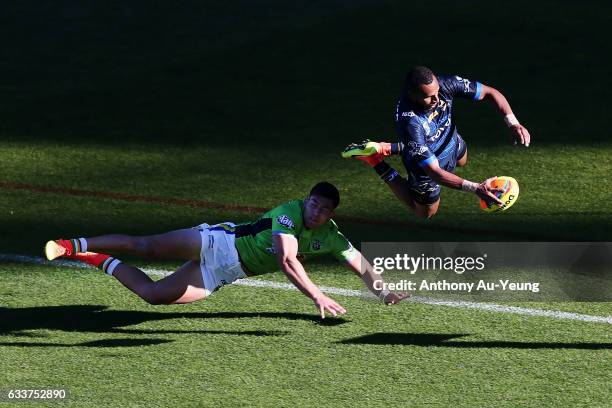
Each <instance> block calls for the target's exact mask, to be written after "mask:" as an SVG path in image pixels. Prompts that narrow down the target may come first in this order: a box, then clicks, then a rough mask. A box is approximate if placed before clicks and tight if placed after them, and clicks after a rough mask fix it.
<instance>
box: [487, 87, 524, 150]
mask: <svg viewBox="0 0 612 408" xmlns="http://www.w3.org/2000/svg"><path fill="white" fill-rule="evenodd" d="M480 99H481V100H482V99H490V100H491V101H493V102H494V103H495V105H496V106H497V109H499V111H500V112H501V113H502V115H504V121H505V122H506V124H507V125H508V127H509V128H510V131H511V132H512V137H513V141H514V144H519V143H520V144H521V145H523V146H525V147H528V146H529V143H531V135H530V134H529V131H528V130H527V129H526V128H525V127H524V126H523V125H521V124H520V123H519V121H518V120H517V119H516V116H515V115H514V113H513V112H512V108H511V107H510V104H509V103H508V100H507V99H506V97H505V96H504V95H503V94H502V93H501V92H499V91H498V90H497V89H495V88H493V87H490V86H487V85H484V84H483V85H482V93H481V95H480Z"/></svg>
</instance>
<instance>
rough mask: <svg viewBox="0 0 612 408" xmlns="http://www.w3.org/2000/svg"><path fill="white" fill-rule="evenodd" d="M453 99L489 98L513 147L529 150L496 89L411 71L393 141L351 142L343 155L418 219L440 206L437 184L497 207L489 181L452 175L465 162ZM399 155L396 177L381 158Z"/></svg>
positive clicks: (522, 131) (523, 133)
mask: <svg viewBox="0 0 612 408" xmlns="http://www.w3.org/2000/svg"><path fill="white" fill-rule="evenodd" d="M455 97H462V98H467V99H473V100H477V101H479V100H483V99H489V100H491V101H493V102H494V103H495V105H496V106H497V108H498V109H499V111H500V112H501V113H502V115H503V116H504V121H505V122H506V124H507V125H508V127H509V128H510V130H511V133H512V137H513V141H514V144H521V145H523V146H525V147H528V146H529V143H530V139H531V137H530V135H529V132H528V131H527V129H525V128H524V127H523V126H522V125H521V124H520V123H519V122H518V120H517V119H516V116H515V115H514V114H513V113H512V109H511V108H510V104H509V103H508V101H507V100H506V98H505V97H504V95H502V93H501V92H499V91H498V90H496V89H494V88H492V87H490V86H486V85H484V84H481V83H479V82H475V81H471V80H469V79H465V78H462V77H459V76H455V75H453V76H445V75H434V73H433V72H432V71H431V70H430V69H429V68H427V67H414V68H412V69H411V70H410V72H409V73H408V75H407V76H406V83H405V86H404V89H403V91H402V95H401V97H400V99H399V101H398V103H397V106H396V110H395V128H396V131H397V133H398V136H399V139H400V142H399V143H386V142H371V141H365V142H363V143H357V144H351V145H349V146H348V147H347V148H346V149H345V150H344V152H343V153H342V156H343V157H355V158H357V159H360V160H363V161H365V162H366V163H368V164H369V165H370V166H371V167H373V168H374V169H375V170H376V172H377V173H378V174H379V175H380V177H381V178H382V179H383V180H384V181H385V182H386V184H387V185H388V186H389V187H390V188H391V190H392V191H393V193H394V194H395V195H396V196H397V197H398V198H399V199H400V200H401V201H402V202H404V203H406V204H407V205H408V206H409V207H410V208H411V209H412V210H414V212H415V213H416V214H417V215H418V216H421V217H425V218H430V217H432V216H433V215H434V214H435V213H436V212H437V211H438V206H439V205H440V190H441V188H440V185H443V186H446V187H450V188H453V189H457V190H460V189H461V190H464V191H469V192H473V193H476V194H477V195H478V196H479V197H480V198H483V199H485V200H492V201H495V202H497V203H500V204H501V201H500V200H499V199H498V198H497V197H495V195H494V193H496V192H497V190H496V189H493V188H491V181H492V180H494V179H495V177H492V178H489V179H487V180H485V181H483V182H482V183H474V182H471V181H468V180H464V179H462V178H461V177H459V176H456V175H455V174H453V171H454V170H455V168H456V167H457V166H459V167H462V166H465V164H466V163H467V145H466V143H465V141H464V140H463V138H462V137H461V136H460V135H459V133H458V132H457V127H456V126H455V121H454V118H453V104H454V102H455V101H454V98H455ZM390 155H400V156H401V157H402V162H403V164H404V166H405V167H406V170H407V171H408V178H407V179H405V178H402V177H400V176H399V173H398V172H397V171H396V170H395V169H393V168H391V167H390V166H389V165H388V164H387V163H386V162H385V161H384V160H383V158H384V157H385V156H390Z"/></svg>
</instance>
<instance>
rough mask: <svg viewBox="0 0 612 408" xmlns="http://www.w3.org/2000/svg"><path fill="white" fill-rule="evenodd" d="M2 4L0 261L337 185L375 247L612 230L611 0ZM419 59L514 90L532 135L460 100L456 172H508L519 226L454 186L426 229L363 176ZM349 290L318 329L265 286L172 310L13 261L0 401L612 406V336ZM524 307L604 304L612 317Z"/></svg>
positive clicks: (552, 237)
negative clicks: (14, 397) (8, 394)
mask: <svg viewBox="0 0 612 408" xmlns="http://www.w3.org/2000/svg"><path fill="white" fill-rule="evenodd" d="M0 11H1V13H0V22H1V23H2V24H0V33H1V34H2V35H1V36H0V38H3V40H2V49H3V53H4V55H5V58H2V59H1V61H0V74H1V75H0V89H2V91H3V92H2V93H3V98H1V100H0V118H1V120H0V193H1V194H2V196H1V199H0V229H1V232H2V233H1V234H0V247H1V250H0V259H3V258H2V255H5V254H19V255H25V256H28V257H33V256H34V257H36V256H42V247H43V245H44V243H45V241H46V240H48V239H51V238H56V237H60V236H63V237H73V236H92V235H97V234H103V233H111V232H125V233H131V234H149V233H156V232H162V231H166V230H171V229H177V228H183V227H186V226H192V225H197V224H200V223H202V222H209V223H213V222H221V221H226V220H230V221H246V220H251V219H254V218H255V217H257V214H258V210H253V208H271V207H273V206H275V205H277V204H279V203H281V202H284V201H287V200H289V199H294V198H301V197H303V196H305V194H306V193H307V191H308V189H309V188H310V187H311V186H312V185H313V184H314V183H316V182H317V181H320V180H321V179H326V180H328V181H331V182H333V183H335V184H336V185H337V186H338V187H339V189H340V191H341V195H342V202H341V206H340V208H339V209H338V217H337V221H338V223H339V225H340V227H341V229H342V231H343V232H345V234H346V235H347V236H348V237H349V238H350V239H351V240H352V241H353V242H354V243H355V244H356V245H358V246H359V245H360V243H362V242H365V241H501V242H504V241H612V206H610V191H612V182H611V181H610V180H611V179H610V174H612V159H611V158H612V143H611V142H610V137H609V126H608V113H607V105H608V102H607V101H609V100H610V99H612V95H611V93H612V88H610V87H609V86H606V82H605V79H606V78H607V77H608V76H609V71H610V68H611V67H610V63H609V62H608V61H607V58H608V57H607V56H608V55H611V54H612V50H611V49H610V48H611V45H610V42H609V41H608V40H607V37H608V36H609V33H608V25H609V24H608V22H609V21H608V20H609V17H608V16H609V15H610V11H611V10H610V5H609V4H607V3H606V2H597V1H589V2H584V3H580V4H578V3H576V4H573V3H571V4H570V3H558V2H550V1H544V2H538V3H537V4H534V3H532V2H527V1H518V2H513V3H512V4H510V3H508V4H493V3H488V2H484V1H480V0H476V1H469V2H461V3H455V2H447V1H443V2H439V3H437V5H436V7H434V6H433V5H426V4H420V3H419V4H410V3H409V2H396V1H383V2H375V1H369V0H360V1H356V2H351V4H350V5H347V4H346V3H343V2H337V1H328V2H319V1H316V2H297V3H296V2H293V3H285V2H280V1H276V0H269V1H265V2H257V4H255V3H251V2H246V1H239V2H232V3H226V2H191V1H188V2H183V3H181V5H177V4H175V3H170V2H156V3H154V4H152V3H150V2H144V1H138V2H130V3H129V4H127V3H124V2H96V1H92V2H85V3H79V2H70V1H66V2H60V3H57V2H48V1H43V2H39V3H38V4H37V6H36V7H34V6H32V5H27V4H26V3H19V4H17V3H15V4H10V5H9V4H7V5H2V6H0ZM415 64H426V65H429V66H431V68H432V69H433V70H434V71H435V72H444V73H457V74H460V75H462V76H464V77H468V78H470V79H473V80H479V81H481V82H483V83H485V84H488V85H492V86H495V87H497V88H499V89H500V90H502V91H503V92H504V93H505V94H506V95H507V96H508V98H509V101H510V103H511V104H512V107H513V108H514V111H515V113H516V115H517V117H518V118H519V119H520V120H521V122H522V123H523V124H524V125H525V126H526V127H527V128H528V129H529V130H530V132H531V134H532V137H533V142H532V146H531V147H530V148H529V149H517V148H514V147H512V146H510V144H509V143H508V134H507V130H506V129H504V125H503V122H502V119H501V118H500V117H499V114H498V113H497V112H496V111H495V109H494V108H493V107H492V106H489V105H487V104H486V103H480V104H476V103H473V102H471V101H460V102H458V103H457V104H456V116H457V120H458V126H459V130H460V132H461V134H462V136H463V137H464V139H465V140H466V141H467V143H468V148H469V157H470V159H469V164H468V166H467V167H465V168H463V169H460V170H458V171H457V173H458V174H459V175H460V176H462V177H465V178H468V179H471V180H474V181H480V180H482V179H484V178H486V177H490V176H493V175H509V176H513V177H515V178H516V179H517V180H518V181H519V183H520V186H521V196H520V198H519V201H518V202H517V204H516V205H515V206H514V207H513V208H512V209H511V210H509V211H508V212H506V213H503V214H496V215H490V214H485V213H484V212H482V211H480V210H479V209H478V204H477V200H476V199H475V198H474V197H473V196H470V195H467V194H464V193H461V192H456V191H450V190H445V191H443V195H442V203H441V206H440V211H439V214H438V215H436V216H435V217H434V218H433V219H432V220H429V221H424V220H420V219H417V218H416V217H414V216H413V215H412V214H410V213H409V212H408V211H407V210H406V209H405V208H404V207H402V205H401V204H400V203H399V202H397V200H396V199H395V198H394V197H393V196H392V193H391V192H390V191H389V190H388V189H387V188H386V187H385V186H384V185H383V183H381V182H380V181H379V180H378V179H377V177H376V176H375V174H374V173H373V172H372V171H371V170H369V169H367V168H366V167H365V166H363V165H362V164H361V163H358V162H354V161H348V160H342V159H341V158H340V155H339V152H340V151H341V150H342V148H343V147H344V146H345V145H346V144H348V143H350V142H352V141H358V140H361V139H364V138H372V139H387V140H393V139H394V138H395V135H394V131H393V123H392V114H393V110H394V105H395V102H396V98H397V94H398V91H399V88H400V87H401V85H402V79H403V76H404V75H405V72H406V70H407V69H408V68H409V67H410V66H412V65H415ZM393 163H394V164H395V165H396V167H397V168H398V169H399V170H402V171H403V168H402V165H401V163H400V162H399V161H398V160H396V161H394V162H393ZM168 200H175V201H174V202H168ZM176 200H179V201H176ZM180 200H182V201H180ZM204 202H205V203H204ZM239 207H240V208H239ZM243 207H249V208H251V209H252V210H248V209H245V208H243ZM133 261H134V262H135V263H136V264H137V265H145V261H141V260H133ZM149 266H150V267H155V268H165V269H171V268H174V267H176V264H155V265H149ZM307 270H308V271H309V273H311V274H312V277H313V279H314V281H315V282H317V283H319V284H322V285H328V286H333V287H339V288H350V289H360V288H361V287H360V282H359V281H358V280H357V278H355V277H354V276H352V275H351V274H350V273H349V272H348V271H346V270H343V269H341V268H340V267H338V266H336V265H334V264H332V263H330V262H328V261H322V262H320V263H315V264H313V265H310V266H308V265H307ZM260 279H265V280H272V281H278V282H286V279H285V278H284V276H283V275H282V274H281V273H275V274H271V275H267V276H264V277H262V278H260ZM334 297H335V298H337V300H338V301H339V302H340V303H342V304H343V305H344V306H346V308H347V309H348V310H349V313H348V314H347V315H346V317H342V318H337V319H329V320H327V321H326V323H325V324H322V323H321V322H320V321H319V319H318V318H317V315H316V311H315V310H314V308H313V307H312V305H311V302H310V301H309V300H308V299H306V298H305V297H304V296H303V295H301V294H299V293H297V292H291V291H284V290H279V289H272V288H254V287H245V286H230V287H227V288H224V289H223V290H221V291H220V292H219V293H218V294H215V296H213V297H212V298H210V299H208V300H206V301H204V302H199V303H195V304H190V305H184V306H165V307H160V306H157V307H155V306H149V305H146V304H145V303H144V302H142V301H141V300H140V299H138V298H136V297H135V296H134V295H132V294H131V293H129V292H128V291H127V290H125V289H123V288H122V287H121V285H120V284H119V283H117V282H116V281H114V280H113V279H111V278H108V277H106V276H104V275H102V274H100V273H96V272H95V271H91V270H82V269H78V268H72V267H65V266H57V265H56V266H44V265H35V264H32V263H16V262H14V261H9V260H4V261H0V355H1V356H2V363H3V368H4V369H3V370H2V373H1V374H0V389H2V390H4V389H8V388H10V387H18V388H24V387H47V386H55V387H59V388H67V389H68V390H69V392H70V394H71V395H70V400H69V404H71V405H73V406H96V407H102V406H160V407H162V406H349V405H352V406H354V405H356V404H359V405H364V406H389V405H393V406H396V405H399V406H449V405H452V406H465V407H474V406H508V407H514V406H533V407H541V406H601V407H604V406H609V401H610V400H611V399H612V390H611V389H610V383H612V376H611V375H610V366H611V363H612V352H611V351H610V348H611V345H612V339H611V336H610V325H609V324H607V323H592V322H582V321H573V320H568V319H553V318H547V317H533V316H525V315H516V314H508V313H502V312H486V311H481V310H476V309H462V308H455V307H452V308H451V307H444V306H434V305H427V304H420V303H413V302H411V303H405V304H402V305H399V306H397V307H389V308H388V307H383V306H381V305H380V304H378V303H376V302H374V301H370V300H365V299H362V298H358V297H344V296H337V297H336V296H334ZM516 305H517V306H522V307H528V308H537V309H546V310H559V311H567V312H573V313H581V314H586V315H594V316H610V315H612V305H610V303H559V302H557V303H555V302H550V303H524V304H516ZM2 404H3V402H2V401H0V405H2ZM38 405H41V406H54V405H57V403H54V402H48V403H46V404H45V403H40V404H38Z"/></svg>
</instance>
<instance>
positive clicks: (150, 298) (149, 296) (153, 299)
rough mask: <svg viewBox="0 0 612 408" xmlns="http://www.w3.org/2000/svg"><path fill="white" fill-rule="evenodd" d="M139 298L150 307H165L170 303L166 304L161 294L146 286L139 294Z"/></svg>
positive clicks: (152, 287)
mask: <svg viewBox="0 0 612 408" xmlns="http://www.w3.org/2000/svg"><path fill="white" fill-rule="evenodd" d="M140 297H141V298H142V300H144V301H145V302H147V303H148V304H150V305H167V304H169V303H171V302H168V300H167V299H166V298H165V297H164V296H163V295H162V294H161V293H159V291H158V290H156V288H155V286H154V285H149V286H147V287H146V288H145V289H144V290H143V291H142V292H141V293H140Z"/></svg>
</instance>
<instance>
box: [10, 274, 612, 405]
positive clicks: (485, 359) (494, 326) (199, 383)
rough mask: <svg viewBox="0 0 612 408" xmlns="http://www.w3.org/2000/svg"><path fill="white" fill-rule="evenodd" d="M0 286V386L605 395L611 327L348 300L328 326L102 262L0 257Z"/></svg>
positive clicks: (456, 396) (217, 398)
mask: <svg viewBox="0 0 612 408" xmlns="http://www.w3.org/2000/svg"><path fill="white" fill-rule="evenodd" d="M326 274H327V271H326V270H325V269H322V268H319V269H317V268H315V271H314V274H313V276H314V277H315V279H316V280H319V279H322V278H323V276H324V275H326ZM341 277H343V279H341ZM334 279H336V280H337V283H340V282H339V280H343V281H344V282H343V283H345V284H346V286H348V285H349V281H353V284H354V281H355V279H356V278H354V277H349V276H348V274H344V275H339V274H338V275H336V276H335V278H334ZM0 282H1V286H0V287H2V290H1V291H0V298H1V300H2V307H1V308H0V315H1V316H2V319H0V344H1V348H2V355H3V364H4V367H5V370H3V373H2V375H1V377H0V383H2V384H5V385H7V386H21V387H24V386H26V385H29V386H45V387H49V386H54V387H59V388H67V389H68V390H69V392H70V394H71V396H70V401H71V403H72V404H74V405H75V406H117V405H121V406H136V405H147V406H168V405H174V406H193V405H194V404H196V405H198V404H199V405H204V406H217V405H231V406H237V405H248V406H271V405H298V406H313V405H329V404H330V403H331V404H333V405H336V406H349V405H354V404H355V403H358V404H370V405H390V404H394V403H398V402H401V404H402V405H410V406H432V405H453V406H466V407H469V406H485V405H486V406H491V405H494V406H517V405H521V406H554V405H562V406H574V405H584V404H587V405H589V406H605V404H606V403H607V401H608V399H609V381H610V373H609V365H610V363H611V362H612V361H611V360H612V354H611V352H610V347H611V346H612V342H611V339H610V331H609V328H608V325H604V324H593V323H583V322H574V321H566V320H553V319H547V318H533V317H525V316H517V315H507V314H501V313H490V312H479V311H475V310H463V309H454V308H445V307H434V306H427V305H419V304H412V303H404V304H401V305H399V306H397V307H383V306H382V305H380V304H379V303H378V302H375V301H367V300H364V299H360V298H347V297H342V296H337V299H338V300H339V301H340V302H341V303H342V304H343V305H344V306H345V307H346V308H347V309H348V311H349V313H348V315H346V317H342V318H337V319H331V318H330V319H329V320H327V321H326V323H324V324H321V323H320V322H319V320H318V318H317V317H316V313H315V310H314V308H313V307H312V305H311V303H310V301H309V300H307V299H306V298H305V297H303V295H301V294H299V293H298V292H288V291H282V290H275V289H262V288H246V287H238V286H228V287H226V288H223V289H222V290H221V291H219V292H218V293H217V294H215V295H214V296H213V297H212V298H210V299H208V300H206V301H202V302H197V303H193V304H190V305H181V306H178V305H175V306H157V307H155V306H149V305H146V304H144V303H143V302H142V301H141V300H140V299H138V298H136V297H135V296H134V295H132V294H131V293H129V292H128V291H127V290H126V289H124V288H123V287H121V285H120V284H119V283H118V282H116V281H115V280H113V279H111V278H109V277H107V276H104V275H102V274H101V273H99V272H97V271H93V270H79V269H72V268H60V267H43V266H31V265H23V264H21V265H20V264H4V265H2V273H1V274H0ZM24 292H27V294H28V296H24V295H23V293H24ZM608 312H609V310H608ZM49 406H51V404H50V405H49Z"/></svg>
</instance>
